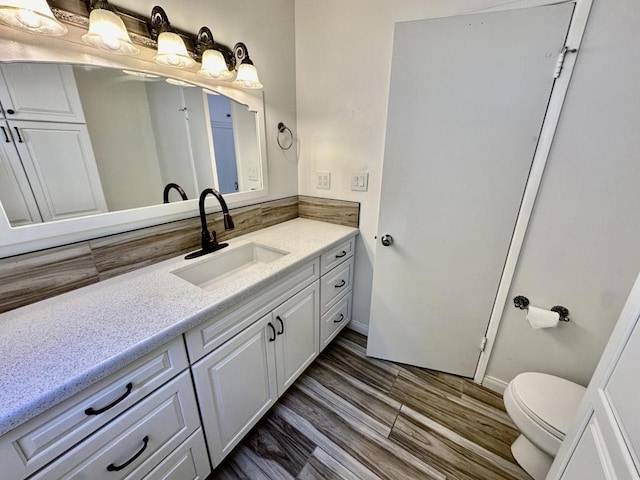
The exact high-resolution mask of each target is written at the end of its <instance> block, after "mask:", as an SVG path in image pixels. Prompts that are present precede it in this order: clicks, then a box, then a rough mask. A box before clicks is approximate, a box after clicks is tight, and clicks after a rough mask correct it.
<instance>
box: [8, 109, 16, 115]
mask: <svg viewBox="0 0 640 480" xmlns="http://www.w3.org/2000/svg"><path fill="white" fill-rule="evenodd" d="M7 113H8V114H9V115H14V114H15V113H16V111H15V110H13V109H12V108H10V109H9V110H7Z"/></svg>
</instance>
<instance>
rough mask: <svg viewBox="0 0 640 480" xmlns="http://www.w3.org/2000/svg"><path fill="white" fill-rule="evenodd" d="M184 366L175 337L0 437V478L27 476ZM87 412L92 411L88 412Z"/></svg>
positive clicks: (14, 479)
mask: <svg viewBox="0 0 640 480" xmlns="http://www.w3.org/2000/svg"><path fill="white" fill-rule="evenodd" d="M188 366H189V363H188V360H187V355H186V351H185V348H184V343H183V341H182V337H178V338H176V339H175V340H173V341H171V342H170V343H168V344H166V345H164V346H162V347H161V348H159V349H157V350H155V351H153V352H151V353H149V354H147V355H145V356H144V357H142V358H140V359H139V360H137V361H135V362H133V363H132V364H130V365H128V366H126V367H124V368H123V369H122V370H119V371H118V372H116V373H114V374H113V375H111V376H109V377H107V378H105V379H104V380H102V381H100V382H98V383H97V384H95V385H93V386H91V387H89V388H87V389H86V390H83V391H82V392H80V393H78V394H76V395H74V396H73V397H71V398H69V399H68V400H65V401H64V402H62V403H60V404H59V405H57V406H55V407H53V408H51V409H49V410H47V411H46V412H44V413H43V414H41V415H39V416H37V417H36V418H34V419H33V420H30V421H29V422H27V423H25V424H24V425H21V426H20V427H18V428H16V429H14V430H11V431H10V432H8V433H7V434H5V435H3V436H2V437H0V458H2V464H3V466H4V469H3V477H2V478H3V479H6V480H17V479H22V478H25V477H27V476H29V475H30V474H32V473H33V472H35V471H36V470H38V469H39V468H41V467H43V466H44V465H46V464H47V463H49V462H50V461H51V460H53V459H54V458H56V457H57V456H59V455H61V454H62V453H64V452H65V451H67V450H68V449H70V448H71V447H73V446H74V445H75V444H77V443H78V442H80V441H81V440H83V439H84V438H86V437H87V436H89V435H91V434H92V433H93V432H95V431H96V430H98V429H99V428H100V427H102V426H103V425H105V424H106V423H108V422H109V421H111V420H112V419H113V418H115V417H116V416H117V415H119V414H120V413H122V412H123V411H125V410H126V409H127V408H129V407H130V406H132V405H133V404H134V403H136V402H138V401H139V400H141V399H142V398H144V397H146V396H147V395H149V394H150V393H151V392H153V391H154V390H155V389H156V388H158V387H159V386H160V385H162V384H163V383H165V382H167V381H169V380H170V379H171V378H172V377H174V376H176V375H177V374H178V373H180V372H181V371H182V370H184V369H185V368H187V367H188ZM107 407H109V408H107ZM88 409H93V411H92V412H89V413H87V410H88ZM101 411H102V413H99V412H101Z"/></svg>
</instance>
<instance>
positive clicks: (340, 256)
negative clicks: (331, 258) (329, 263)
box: [336, 250, 347, 258]
mask: <svg viewBox="0 0 640 480" xmlns="http://www.w3.org/2000/svg"><path fill="white" fill-rule="evenodd" d="M346 255H347V252H345V251H344V250H342V252H341V253H338V254H336V258H342V257H344V256H346Z"/></svg>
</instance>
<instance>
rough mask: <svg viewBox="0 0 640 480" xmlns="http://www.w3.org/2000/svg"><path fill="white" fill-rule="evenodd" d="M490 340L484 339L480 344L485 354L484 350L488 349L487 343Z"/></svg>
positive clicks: (481, 350)
mask: <svg viewBox="0 0 640 480" xmlns="http://www.w3.org/2000/svg"><path fill="white" fill-rule="evenodd" d="M488 341H489V339H488V338H487V337H482V342H480V352H482V353H484V349H485V348H487V342H488Z"/></svg>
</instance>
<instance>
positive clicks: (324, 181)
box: [316, 172, 331, 190]
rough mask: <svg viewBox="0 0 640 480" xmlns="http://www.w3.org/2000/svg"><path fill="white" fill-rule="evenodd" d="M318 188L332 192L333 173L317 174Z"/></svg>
mask: <svg viewBox="0 0 640 480" xmlns="http://www.w3.org/2000/svg"><path fill="white" fill-rule="evenodd" d="M316 188H321V189H322V190H331V172H316Z"/></svg>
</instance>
